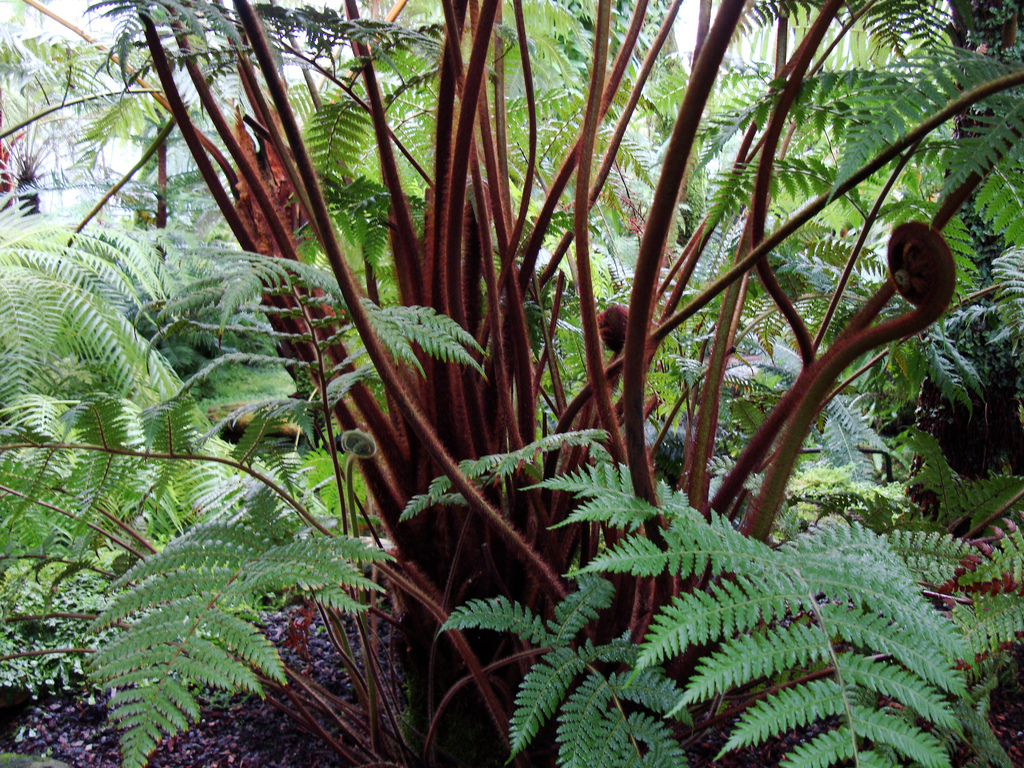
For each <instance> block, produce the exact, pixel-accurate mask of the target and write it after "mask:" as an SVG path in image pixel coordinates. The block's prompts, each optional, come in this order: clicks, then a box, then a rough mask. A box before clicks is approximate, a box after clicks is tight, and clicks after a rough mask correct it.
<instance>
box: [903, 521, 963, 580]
mask: <svg viewBox="0 0 1024 768" xmlns="http://www.w3.org/2000/svg"><path fill="white" fill-rule="evenodd" d="M886 538H887V540H888V542H889V546H890V547H891V548H892V550H893V552H895V553H896V554H897V555H899V557H900V559H901V560H903V562H904V564H905V565H906V566H907V568H909V569H910V572H911V573H912V574H913V576H914V578H915V579H917V580H918V581H925V582H928V583H931V584H944V583H945V582H947V581H949V580H950V579H952V578H953V576H954V574H955V572H956V569H957V568H958V567H959V566H960V562H961V560H962V559H963V557H964V555H965V554H966V553H967V547H966V546H965V545H964V544H963V543H962V542H960V541H958V540H957V539H954V538H953V537H952V536H950V535H949V534H948V533H930V532H926V531H907V530H901V529H899V528H897V529H895V530H893V531H892V532H891V533H889V534H888V535H887V536H886Z"/></svg>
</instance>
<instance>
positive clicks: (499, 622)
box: [441, 597, 550, 645]
mask: <svg viewBox="0 0 1024 768" xmlns="http://www.w3.org/2000/svg"><path fill="white" fill-rule="evenodd" d="M441 629H442V631H443V630H447V629H490V630H493V631H495V632H514V633H515V634H517V635H519V636H520V637H521V638H522V639H523V640H525V641H526V642H528V643H533V644H534V645H547V644H548V643H549V642H550V634H549V633H548V630H547V628H546V627H545V626H544V621H543V620H542V619H541V617H540V616H537V615H536V614H534V613H533V612H532V611H531V610H530V609H529V608H526V607H525V606H522V605H519V604H518V603H513V602H511V601H509V600H507V599H506V598H504V597H496V598H492V599H490V600H479V599H478V600H470V601H469V602H468V603H466V604H465V605H460V606H459V607H458V608H456V609H455V610H454V611H452V612H451V614H450V615H449V616H448V620H447V621H446V622H445V623H444V626H443V627H441Z"/></svg>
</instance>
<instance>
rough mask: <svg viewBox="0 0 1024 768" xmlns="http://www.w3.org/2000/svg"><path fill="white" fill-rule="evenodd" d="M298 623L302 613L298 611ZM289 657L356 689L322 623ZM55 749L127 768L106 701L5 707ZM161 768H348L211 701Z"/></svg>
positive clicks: (249, 710) (281, 721) (713, 747)
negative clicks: (347, 677) (347, 675)
mask: <svg viewBox="0 0 1024 768" xmlns="http://www.w3.org/2000/svg"><path fill="white" fill-rule="evenodd" d="M293 619H294V614H293ZM265 621H266V628H267V633H268V636H269V637H270V638H271V640H274V641H275V642H276V643H277V644H278V646H279V647H281V645H282V644H284V641H285V639H286V638H287V637H288V617H287V616H286V615H283V614H275V615H270V616H267V617H265ZM282 657H284V658H285V661H286V662H288V663H290V664H292V665H293V666H295V667H296V668H297V669H300V670H302V671H303V672H305V673H306V674H307V675H308V676H309V677H311V678H312V679H314V680H315V681H316V682H317V683H319V684H320V685H322V686H324V687H325V688H326V689H328V690H330V691H331V692H332V693H336V694H338V695H344V694H345V691H346V687H347V683H346V681H345V678H344V675H343V673H341V672H339V669H338V666H339V665H338V664H337V663H336V656H335V655H334V653H333V649H332V648H331V646H330V643H329V641H328V640H327V638H326V636H325V635H324V634H323V633H322V632H319V633H318V632H316V631H315V628H314V630H312V631H311V632H310V634H309V638H308V643H307V644H306V647H305V649H302V648H295V649H291V650H289V649H285V650H283V651H282ZM1017 660H1018V670H1019V671H1018V675H1017V681H1016V685H1014V686H1007V687H1006V688H1003V689H1001V690H997V691H996V692H995V693H994V694H993V696H992V709H991V714H990V718H989V719H990V722H991V723H992V726H993V728H994V730H995V733H996V735H997V737H998V738H999V741H1000V743H1002V745H1003V747H1004V748H1005V749H1006V751H1007V753H1008V754H1009V756H1010V759H1011V760H1012V761H1013V764H1014V765H1015V766H1019V767H1020V768H1024V647H1021V648H1018V650H1017ZM806 738H807V734H792V735H790V736H788V737H785V738H783V739H776V740H773V741H771V742H769V743H768V744H766V745H763V746H762V747H760V748H758V749H756V750H754V749H750V750H741V751H739V752H736V753H730V754H729V755H727V756H726V757H724V758H723V759H722V760H719V761H717V762H716V761H715V759H714V758H715V756H716V755H717V753H718V752H719V750H720V748H721V746H722V744H723V743H724V741H725V735H724V734H721V733H718V732H714V731H711V732H709V733H708V734H707V737H706V738H704V739H702V740H700V741H698V742H696V743H694V744H691V745H690V746H689V747H688V749H687V753H688V756H689V758H690V760H689V762H690V766H691V768H711V767H712V766H714V768H751V767H755V768H776V767H777V766H778V765H779V760H780V758H781V757H782V755H783V753H784V752H786V751H787V750H788V749H790V748H791V747H792V746H794V745H795V744H796V743H799V741H801V740H805V739H806ZM3 752H16V753H19V754H24V755H29V754H31V755H47V756H49V757H52V758H54V759H57V760H61V761H63V762H66V763H68V764H69V765H71V766H73V767H74V768H87V767H88V768H119V767H120V762H119V752H118V736H117V732H116V731H115V730H114V728H113V727H112V726H111V724H110V723H108V722H107V710H106V706H105V705H104V703H103V701H102V700H97V701H95V702H94V703H90V702H89V701H87V700H86V699H83V698H81V697H76V696H71V695H64V696H54V697H50V698H47V699H44V700H41V701H38V702H34V703H31V704H27V705H23V706H21V707H20V708H17V709H14V710H6V711H5V710H0V753H3ZM150 766H152V768H345V764H344V763H343V762H342V761H341V760H340V759H339V758H338V756H337V755H335V754H334V753H333V752H332V751H331V750H330V749H329V748H328V747H327V746H326V745H325V744H324V743H323V742H321V741H319V740H317V739H316V738H315V737H312V736H310V735H308V734H306V733H304V732H303V731H302V730H300V729H299V727H298V726H297V725H296V723H295V722H294V721H293V720H292V719H291V718H289V717H288V716H287V715H285V714H283V713H282V712H281V711H279V710H278V709H276V708H275V707H273V706H272V705H271V704H269V703H266V702H261V701H260V700H259V699H255V698H250V699H248V700H245V701H238V700H225V701H217V700H212V701H210V702H209V703H208V704H207V706H204V707H203V710H202V716H201V719H200V721H199V723H197V724H195V725H193V726H192V727H191V728H190V729H189V730H188V732H187V733H184V734H181V735H179V736H176V737H174V738H172V739H167V740H165V741H164V742H163V744H161V745H160V747H159V748H158V749H157V751H156V752H155V753H154V755H153V757H152V759H151V760H150Z"/></svg>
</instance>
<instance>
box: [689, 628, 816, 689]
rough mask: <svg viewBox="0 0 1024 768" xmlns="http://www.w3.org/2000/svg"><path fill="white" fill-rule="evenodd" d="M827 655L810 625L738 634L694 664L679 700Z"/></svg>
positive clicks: (795, 666)
mask: <svg viewBox="0 0 1024 768" xmlns="http://www.w3.org/2000/svg"><path fill="white" fill-rule="evenodd" d="M828 658H829V656H828V650H827V648H826V647H825V646H824V644H823V643H822V638H821V631H820V630H818V629H815V628H813V627H808V626H801V625H796V626H793V627H791V628H790V629H788V630H785V631H782V630H771V631H768V632H766V633H765V634H763V635H758V634H755V635H741V636H739V637H736V638H733V639H731V640H728V641H726V642H725V643H723V644H722V646H721V648H720V649H719V650H716V651H715V652H714V653H713V654H711V656H709V657H708V658H707V659H705V660H703V661H702V662H701V663H700V664H699V665H698V666H697V670H696V672H695V674H694V676H693V679H692V680H691V681H690V684H689V685H688V686H687V688H686V693H685V694H684V695H683V698H682V699H681V701H680V703H681V704H693V703H696V702H699V701H704V700H706V699H710V698H712V697H713V696H715V695H717V694H719V693H722V694H724V693H727V692H728V691H729V690H731V689H732V688H734V687H736V686H737V685H740V684H742V683H743V682H745V681H747V680H755V679H757V678H761V677H770V676H771V675H772V674H774V673H775V671H776V670H778V669H791V668H806V667H809V666H811V665H812V664H816V663H819V662H824V661H827V660H828Z"/></svg>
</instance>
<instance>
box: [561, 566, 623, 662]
mask: <svg viewBox="0 0 1024 768" xmlns="http://www.w3.org/2000/svg"><path fill="white" fill-rule="evenodd" d="M577 585H578V588H577V589H576V591H575V592H570V593H569V594H568V595H566V597H565V599H564V600H562V601H561V602H560V603H559V604H558V605H557V606H555V617H554V620H552V621H550V622H548V629H549V630H550V631H551V633H552V635H553V637H552V639H551V642H552V644H554V645H564V644H566V643H569V642H571V641H572V640H573V638H575V637H576V635H577V634H578V633H579V631H580V630H581V629H583V627H585V626H586V625H587V624H588V623H589V622H591V621H593V620H594V619H596V618H597V614H598V612H599V611H601V610H603V609H605V608H607V607H608V606H609V605H611V604H612V599H613V598H614V596H615V589H614V587H612V585H611V583H610V582H608V581H606V580H604V579H600V578H598V577H597V576H593V575H591V574H581V575H580V577H579V579H578V580H577Z"/></svg>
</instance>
